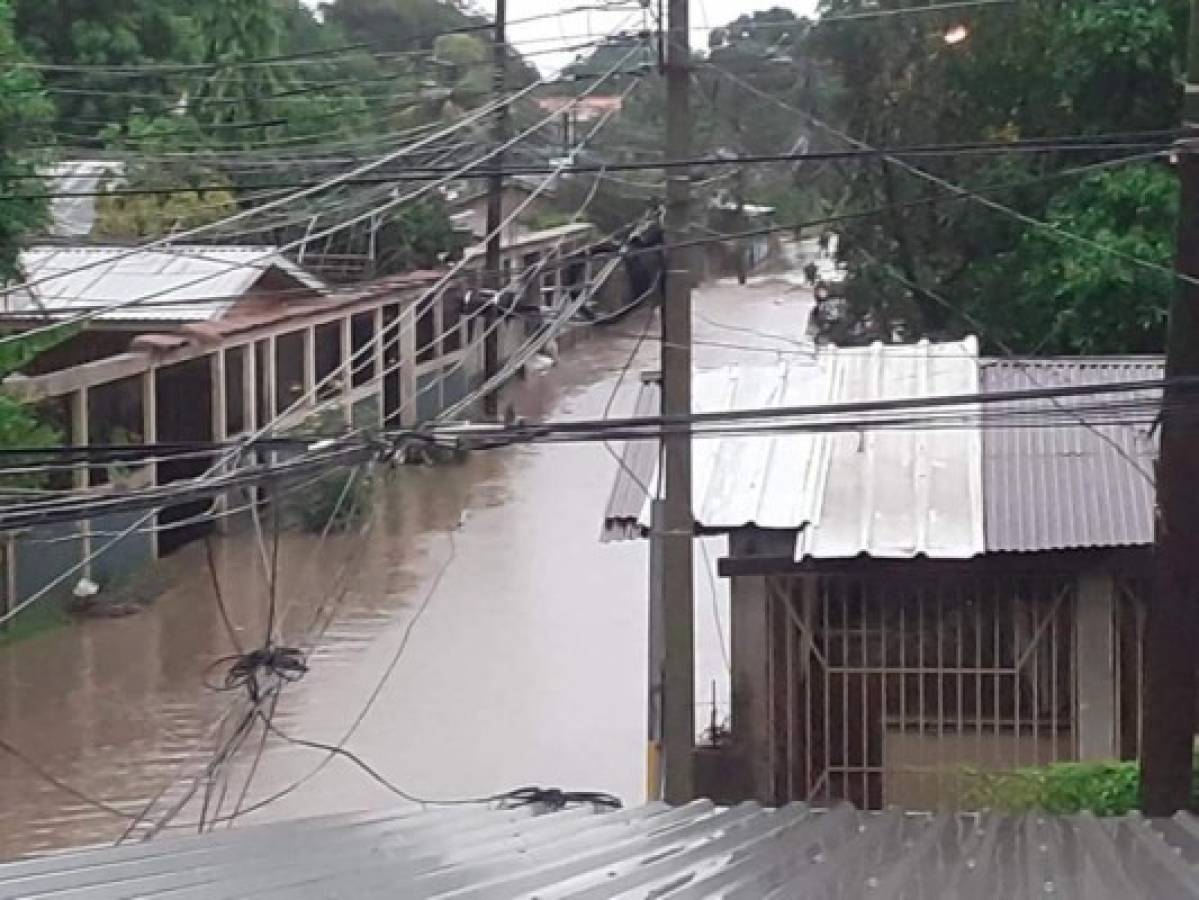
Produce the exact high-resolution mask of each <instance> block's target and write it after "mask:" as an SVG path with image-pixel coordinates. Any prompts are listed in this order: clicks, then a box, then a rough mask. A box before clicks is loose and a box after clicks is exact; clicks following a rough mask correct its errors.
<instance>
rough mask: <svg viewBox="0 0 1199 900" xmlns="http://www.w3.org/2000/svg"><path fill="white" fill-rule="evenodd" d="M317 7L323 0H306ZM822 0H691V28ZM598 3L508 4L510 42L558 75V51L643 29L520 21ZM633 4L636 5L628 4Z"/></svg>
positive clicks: (563, 59) (577, 21)
mask: <svg viewBox="0 0 1199 900" xmlns="http://www.w3.org/2000/svg"><path fill="white" fill-rule="evenodd" d="M305 2H307V3H308V4H309V5H310V6H312V7H314V8H315V7H316V6H318V5H319V2H320V0H305ZM816 3H817V0H774V2H771V0H691V24H692V25H693V26H704V27H712V28H715V27H718V26H720V25H725V24H728V23H729V22H730V21H732V20H733V19H735V18H737V16H739V15H741V14H742V13H748V12H754V11H755V10H760V9H770V8H771V7H775V6H785V7H787V8H789V9H792V10H794V11H795V12H796V13H800V14H806V15H811V14H812V11H813V10H814V9H815V8H816ZM473 5H474V6H475V7H477V8H479V9H482V10H484V11H486V12H491V11H492V10H493V9H494V8H495V4H494V0H476V2H475V3H474V4H473ZM598 5H599V3H598V2H593V0H508V18H509V20H511V21H514V22H517V23H518V24H515V25H511V26H509V29H508V39H509V40H510V41H512V42H513V43H515V44H516V45H517V46H518V47H520V49H521V50H522V51H523V52H525V53H532V52H536V55H535V56H533V57H532V59H531V61H532V62H535V63H536V64H537V66H538V68H540V69H541V70H542V71H543V72H547V73H549V72H553V71H556V70H557V69H559V68H561V67H562V66H564V65H566V64H567V63H569V62H570V61H571V60H572V59H574V56H575V53H574V52H569V51H567V52H554V53H546V52H544V51H549V50H554V51H557V50H558V48H560V47H568V46H570V45H571V44H580V43H583V42H585V41H587V40H588V39H589V38H591V37H592V36H595V35H602V34H607V33H608V32H610V31H612V30H615V29H623V28H630V29H633V28H639V27H640V23H641V21H642V13H641V12H640V11H630V10H628V9H626V10H624V11H618V12H576V13H567V14H563V15H561V16H553V17H551V18H545V19H539V20H537V21H534V22H525V23H520V22H519V20H521V19H526V18H530V17H533V16H542V15H547V14H552V13H554V12H557V11H558V10H562V9H574V8H577V7H580V6H598ZM622 5H625V6H632V5H633V4H632V3H628V4H622ZM692 40H693V41H694V43H695V44H696V46H704V45H705V44H706V38H705V36H704V35H702V34H696V35H693V36H692Z"/></svg>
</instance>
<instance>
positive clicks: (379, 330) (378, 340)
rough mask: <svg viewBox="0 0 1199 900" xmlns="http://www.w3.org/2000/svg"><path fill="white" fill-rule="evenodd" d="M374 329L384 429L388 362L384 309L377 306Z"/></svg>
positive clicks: (377, 392)
mask: <svg viewBox="0 0 1199 900" xmlns="http://www.w3.org/2000/svg"><path fill="white" fill-rule="evenodd" d="M372 325H373V327H374V339H373V341H372V344H371V353H372V354H373V355H374V358H375V367H374V370H373V371H374V385H375V399H376V401H377V402H378V404H379V422H378V424H379V427H380V428H382V427H383V426H384V425H385V424H386V423H385V422H384V418H385V417H386V415H387V411H386V410H385V409H384V408H383V407H384V406H386V405H387V398H386V395H385V394H384V392H383V379H384V378H386V377H387V360H386V359H384V356H383V307H382V306H376V307H375V313H374V316H373V318H372Z"/></svg>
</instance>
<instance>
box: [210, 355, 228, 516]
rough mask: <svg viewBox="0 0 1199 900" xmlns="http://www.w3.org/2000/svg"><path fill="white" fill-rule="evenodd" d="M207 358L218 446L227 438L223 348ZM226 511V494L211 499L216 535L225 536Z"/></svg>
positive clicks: (213, 425)
mask: <svg viewBox="0 0 1199 900" xmlns="http://www.w3.org/2000/svg"><path fill="white" fill-rule="evenodd" d="M208 358H209V360H210V362H209V373H210V374H211V376H212V440H213V441H214V442H215V443H218V444H219V443H220V442H222V441H225V440H228V438H229V395H228V393H227V391H226V389H225V385H226V371H225V365H226V363H227V362H228V360H227V359H226V358H225V349H224V348H223V347H222V348H221V349H220V350H217V351H216V352H215V353H213V354H211V355H210V356H209V357H208ZM217 452H218V453H219V452H221V451H217ZM217 459H219V457H218V456H214V457H213V458H212V459H211V461H210V464H211V463H214V462H216V461H217ZM228 510H229V495H228V494H220V495H218V496H216V497H213V498H212V512H213V515H214V516H216V519H215V520H214V522H213V528H214V529H215V530H216V532H217V533H218V534H225V533H226V532H227V531H228V530H229V520H228V518H226V516H225V513H226V512H227V511H228Z"/></svg>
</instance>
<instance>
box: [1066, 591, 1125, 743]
mask: <svg viewBox="0 0 1199 900" xmlns="http://www.w3.org/2000/svg"><path fill="white" fill-rule="evenodd" d="M1115 606H1116V584H1115V579H1114V578H1112V576H1111V575H1108V574H1105V573H1094V572H1088V573H1085V574H1083V575H1081V576H1080V577H1079V579H1078V608H1077V610H1076V611H1075V615H1074V646H1075V655H1076V658H1075V662H1076V665H1077V670H1078V676H1077V684H1078V696H1077V698H1076V699H1077V706H1078V710H1077V715H1078V758H1079V759H1080V760H1101V759H1116V758H1118V756H1119V748H1118V747H1117V746H1116V691H1117V685H1116V635H1115Z"/></svg>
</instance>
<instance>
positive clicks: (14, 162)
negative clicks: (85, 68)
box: [0, 0, 53, 283]
mask: <svg viewBox="0 0 1199 900" xmlns="http://www.w3.org/2000/svg"><path fill="white" fill-rule="evenodd" d="M23 58H24V57H23V55H22V54H21V52H20V50H19V48H18V47H17V44H16V41H15V40H14V38H13V31H12V11H11V9H10V7H9V5H8V0H0V194H3V196H4V198H5V199H0V283H5V282H8V281H10V280H11V279H12V278H13V277H14V276H16V275H17V259H18V254H19V252H20V248H21V243H22V241H23V239H24V237H25V235H26V234H28V233H29V232H30V231H31V230H33V229H35V228H37V227H38V226H40V225H42V224H43V223H44V222H45V219H46V202H45V200H44V199H40V196H39V195H41V194H42V193H43V192H44V187H43V185H42V184H41V183H40V182H38V181H37V180H36V179H34V178H33V176H34V174H35V172H36V164H37V162H38V159H39V151H38V149H37V146H38V142H39V140H40V139H43V138H44V137H45V129H46V126H47V125H48V123H49V121H50V118H51V116H52V115H53V107H52V106H51V105H50V104H49V102H47V100H46V98H45V97H44V95H42V93H41V90H40V88H41V84H40V81H39V79H38V77H37V74H36V73H35V72H34V71H32V70H30V69H27V68H21V67H20V65H19V64H20V63H21V62H22V61H23Z"/></svg>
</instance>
